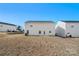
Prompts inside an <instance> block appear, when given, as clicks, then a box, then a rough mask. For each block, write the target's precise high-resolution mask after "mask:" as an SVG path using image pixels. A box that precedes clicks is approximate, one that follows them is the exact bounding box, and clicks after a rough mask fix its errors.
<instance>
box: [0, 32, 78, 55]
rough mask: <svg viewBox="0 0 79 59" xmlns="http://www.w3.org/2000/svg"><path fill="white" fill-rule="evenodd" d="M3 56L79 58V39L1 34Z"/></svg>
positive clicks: (1, 53) (1, 52) (0, 50)
mask: <svg viewBox="0 0 79 59" xmlns="http://www.w3.org/2000/svg"><path fill="white" fill-rule="evenodd" d="M0 55H1V56H79V38H61V37H53V36H24V34H13V35H10V34H5V33H1V34H0Z"/></svg>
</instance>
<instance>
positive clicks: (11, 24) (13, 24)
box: [0, 22, 16, 26]
mask: <svg viewBox="0 0 79 59" xmlns="http://www.w3.org/2000/svg"><path fill="white" fill-rule="evenodd" d="M0 24H5V25H11V26H16V25H15V24H10V23H5V22H0Z"/></svg>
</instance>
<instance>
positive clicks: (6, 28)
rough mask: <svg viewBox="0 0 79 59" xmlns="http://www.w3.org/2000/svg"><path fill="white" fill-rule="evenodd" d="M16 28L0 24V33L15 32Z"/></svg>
mask: <svg viewBox="0 0 79 59" xmlns="http://www.w3.org/2000/svg"><path fill="white" fill-rule="evenodd" d="M16 29H17V27H16V26H11V25H6V24H0V31H1V32H4V31H7V30H10V31H16Z"/></svg>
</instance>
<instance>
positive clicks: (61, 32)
mask: <svg viewBox="0 0 79 59" xmlns="http://www.w3.org/2000/svg"><path fill="white" fill-rule="evenodd" d="M65 30H66V23H64V22H61V21H58V22H57V25H56V27H55V35H57V36H61V37H65V36H66V35H65Z"/></svg>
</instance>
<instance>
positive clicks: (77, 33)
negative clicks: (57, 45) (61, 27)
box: [66, 22, 79, 37]
mask: <svg viewBox="0 0 79 59" xmlns="http://www.w3.org/2000/svg"><path fill="white" fill-rule="evenodd" d="M66 28H67V29H66V34H67V33H70V34H71V36H72V37H79V23H78V22H77V23H76V22H74V23H66Z"/></svg>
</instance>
